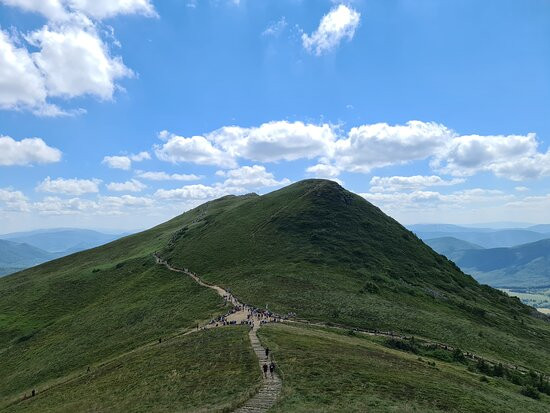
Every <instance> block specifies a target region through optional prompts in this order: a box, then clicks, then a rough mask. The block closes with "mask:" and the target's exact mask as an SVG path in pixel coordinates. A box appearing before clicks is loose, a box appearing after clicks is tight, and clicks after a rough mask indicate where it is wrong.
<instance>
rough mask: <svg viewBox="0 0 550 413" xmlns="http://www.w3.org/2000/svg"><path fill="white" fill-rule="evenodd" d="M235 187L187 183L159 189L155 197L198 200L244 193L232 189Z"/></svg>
mask: <svg viewBox="0 0 550 413" xmlns="http://www.w3.org/2000/svg"><path fill="white" fill-rule="evenodd" d="M232 189H233V188H225V187H224V186H223V185H221V184H218V185H212V186H210V185H202V184H196V185H186V186H183V187H181V188H177V189H159V190H158V191H156V192H155V195H154V196H155V197H156V198H160V199H172V200H182V201H189V200H196V199H200V200H203V199H214V198H220V197H222V196H224V195H231V194H236V193H242V190H240V191H238V192H237V191H232Z"/></svg>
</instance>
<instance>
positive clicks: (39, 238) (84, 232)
mask: <svg viewBox="0 0 550 413" xmlns="http://www.w3.org/2000/svg"><path fill="white" fill-rule="evenodd" d="M124 235H125V234H104V233H101V232H98V231H93V230H89V229H77V228H54V229H45V230H36V231H29V232H17V233H12V234H5V235H0V239H5V240H9V241H13V242H19V243H26V244H29V245H32V246H34V247H37V248H40V249H42V250H44V251H48V252H65V253H72V252H76V251H82V250H85V249H88V248H93V247H97V246H99V245H102V244H106V243H108V242H111V241H114V240H115V239H117V238H120V237H122V236H124Z"/></svg>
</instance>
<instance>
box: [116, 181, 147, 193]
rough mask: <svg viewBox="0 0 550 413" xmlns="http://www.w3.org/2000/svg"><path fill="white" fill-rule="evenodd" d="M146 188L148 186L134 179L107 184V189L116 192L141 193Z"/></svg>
mask: <svg viewBox="0 0 550 413" xmlns="http://www.w3.org/2000/svg"><path fill="white" fill-rule="evenodd" d="M145 188H147V185H145V184H143V183H141V182H140V181H138V180H137V179H132V180H130V181H126V182H111V183H110V184H107V189H108V190H109V191H116V192H141V191H143V190H144V189H145Z"/></svg>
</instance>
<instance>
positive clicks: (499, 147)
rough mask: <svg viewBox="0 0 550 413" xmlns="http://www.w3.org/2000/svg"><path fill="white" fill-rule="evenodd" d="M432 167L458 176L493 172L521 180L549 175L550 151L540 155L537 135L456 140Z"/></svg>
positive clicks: (437, 158)
mask: <svg viewBox="0 0 550 413" xmlns="http://www.w3.org/2000/svg"><path fill="white" fill-rule="evenodd" d="M432 167H433V168H435V169H437V170H440V171H442V172H443V173H448V174H452V175H455V176H470V175H474V174H476V173H478V172H492V173H494V174H495V175H496V176H499V177H504V178H508V179H511V180H515V181H521V180H524V179H529V178H538V177H540V176H546V175H550V152H546V153H540V152H538V142H537V139H536V135H535V134H534V133H530V134H527V135H497V136H479V135H467V136H457V137H454V138H453V139H452V140H451V141H450V143H449V144H448V145H447V147H446V149H445V150H444V151H442V152H441V153H439V154H438V155H437V156H436V158H435V159H434V161H433V162H432Z"/></svg>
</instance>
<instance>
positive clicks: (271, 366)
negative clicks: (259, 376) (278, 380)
mask: <svg viewBox="0 0 550 413" xmlns="http://www.w3.org/2000/svg"><path fill="white" fill-rule="evenodd" d="M269 372H270V373H271V378H273V373H274V372H275V363H273V362H271V363H270V364H269Z"/></svg>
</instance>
